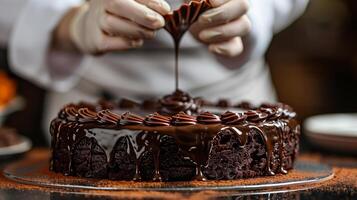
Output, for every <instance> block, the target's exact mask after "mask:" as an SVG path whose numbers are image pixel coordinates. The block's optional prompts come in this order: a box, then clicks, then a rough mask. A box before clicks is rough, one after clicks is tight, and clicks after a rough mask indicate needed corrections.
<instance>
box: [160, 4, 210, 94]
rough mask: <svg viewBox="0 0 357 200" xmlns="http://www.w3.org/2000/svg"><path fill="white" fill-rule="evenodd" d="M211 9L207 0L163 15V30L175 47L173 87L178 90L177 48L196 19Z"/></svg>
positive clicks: (186, 5)
mask: <svg viewBox="0 0 357 200" xmlns="http://www.w3.org/2000/svg"><path fill="white" fill-rule="evenodd" d="M209 8H211V5H210V3H209V2H208V0H191V1H189V3H184V4H183V5H182V6H181V7H180V8H179V9H177V10H175V11H173V12H171V13H170V14H167V15H165V16H164V17H165V29H166V30H167V31H168V32H169V33H170V34H171V36H172V38H173V40H174V47H175V87H176V90H178V88H179V64H178V60H179V59H178V57H179V48H180V42H181V39H182V37H183V36H184V34H185V33H186V32H187V30H188V29H189V28H190V26H191V25H192V24H193V23H195V22H196V21H197V19H198V17H199V16H200V15H201V14H202V13H203V12H205V11H206V10H208V9H209Z"/></svg>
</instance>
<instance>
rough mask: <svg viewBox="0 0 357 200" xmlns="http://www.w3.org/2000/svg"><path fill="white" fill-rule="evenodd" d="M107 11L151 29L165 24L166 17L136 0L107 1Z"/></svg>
mask: <svg viewBox="0 0 357 200" xmlns="http://www.w3.org/2000/svg"><path fill="white" fill-rule="evenodd" d="M105 9H106V11H107V12H109V13H111V14H113V15H116V16H119V17H122V18H126V19H129V20H131V21H133V22H135V23H137V24H139V25H141V26H144V27H146V28H149V29H153V30H155V29H159V28H162V27H163V26H164V25H165V20H164V18H163V17H162V16H161V15H160V14H159V13H158V12H156V11H154V10H152V9H150V8H148V7H147V6H145V5H143V4H140V3H138V2H136V1H134V0H109V1H106V5H105Z"/></svg>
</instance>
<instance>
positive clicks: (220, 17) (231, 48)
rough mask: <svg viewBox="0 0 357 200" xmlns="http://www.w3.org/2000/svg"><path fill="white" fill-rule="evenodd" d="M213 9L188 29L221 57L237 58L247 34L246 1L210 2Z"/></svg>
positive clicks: (222, 0) (220, 0) (213, 0)
mask: <svg viewBox="0 0 357 200" xmlns="http://www.w3.org/2000/svg"><path fill="white" fill-rule="evenodd" d="M210 3H211V4H212V6H213V7H214V8H212V9H210V10H208V11H206V12H205V13H203V14H202V15H201V16H200V18H199V19H198V21H197V22H196V23H194V24H193V25H192V27H191V29H190V31H191V33H192V34H193V35H194V36H195V37H196V39H198V40H199V41H201V42H203V43H205V44H207V45H208V49H209V50H210V51H211V52H213V53H217V54H219V55H223V56H229V57H233V56H237V55H239V54H240V53H242V51H243V42H242V36H244V35H246V34H247V33H249V31H250V28H251V23H250V21H249V19H248V17H247V15H246V14H247V12H248V8H249V4H248V0H210Z"/></svg>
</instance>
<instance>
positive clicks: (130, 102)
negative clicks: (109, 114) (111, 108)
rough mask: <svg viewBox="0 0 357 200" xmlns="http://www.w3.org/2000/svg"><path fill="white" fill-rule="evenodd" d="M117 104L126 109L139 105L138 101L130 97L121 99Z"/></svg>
mask: <svg viewBox="0 0 357 200" xmlns="http://www.w3.org/2000/svg"><path fill="white" fill-rule="evenodd" d="M118 105H119V108H127V109H131V108H139V107H140V106H141V105H140V103H138V102H135V101H133V100H130V99H121V100H120V101H119V103H118Z"/></svg>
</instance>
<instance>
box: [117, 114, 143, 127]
mask: <svg viewBox="0 0 357 200" xmlns="http://www.w3.org/2000/svg"><path fill="white" fill-rule="evenodd" d="M143 122H144V118H143V117H141V116H139V115H135V114H133V113H130V112H126V113H124V114H122V116H121V120H120V124H121V125H137V124H142V123H143Z"/></svg>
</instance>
